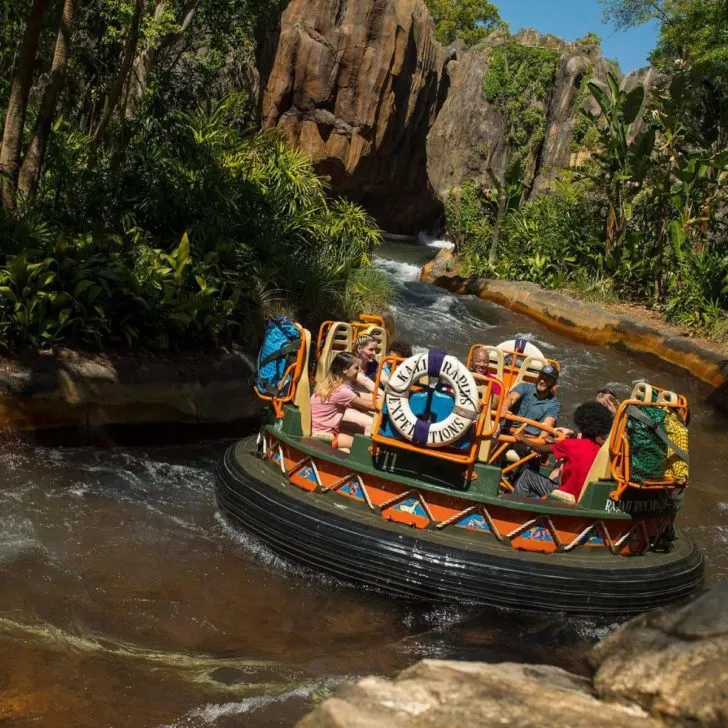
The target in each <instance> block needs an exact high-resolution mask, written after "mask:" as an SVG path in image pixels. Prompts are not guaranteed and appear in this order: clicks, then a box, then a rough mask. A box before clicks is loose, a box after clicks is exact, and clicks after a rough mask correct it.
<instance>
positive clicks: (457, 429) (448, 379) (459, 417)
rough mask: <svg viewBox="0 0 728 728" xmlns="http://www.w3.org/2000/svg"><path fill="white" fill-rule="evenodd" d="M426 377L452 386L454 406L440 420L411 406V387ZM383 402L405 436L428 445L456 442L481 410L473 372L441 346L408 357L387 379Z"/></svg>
mask: <svg viewBox="0 0 728 728" xmlns="http://www.w3.org/2000/svg"><path fill="white" fill-rule="evenodd" d="M424 377H429V378H430V379H439V380H441V381H444V382H445V383H446V384H447V385H448V386H450V387H451V388H452V391H453V396H454V399H455V406H454V407H453V410H452V412H451V413H450V414H449V415H448V416H447V417H445V419H443V420H441V421H440V422H426V421H425V420H422V419H420V418H419V417H417V415H415V413H414V412H413V411H412V408H411V407H410V403H409V395H410V390H411V388H412V387H413V386H414V385H416V384H417V383H418V382H419V381H420V380H421V379H423V378H424ZM384 402H385V404H386V405H387V410H388V412H389V419H390V420H391V422H392V425H393V426H394V428H395V429H396V430H397V432H399V434H400V435H402V437H404V438H405V440H409V441H410V442H413V443H415V444H416V445H425V446H427V447H438V446H440V445H449V444H450V443H452V442H455V441H456V440H458V439H459V438H460V437H462V436H463V435H464V434H465V433H466V432H467V431H468V429H469V428H470V426H471V425H472V424H473V422H474V421H475V420H476V418H477V417H478V414H479V412H480V398H479V397H478V387H477V385H476V383H475V379H473V375H472V374H471V373H470V372H469V371H468V369H467V367H466V366H465V365H464V364H463V363H462V362H460V361H458V360H457V359H456V358H455V357H454V356H450V355H449V354H447V352H444V351H441V350H438V349H433V350H432V351H429V352H426V353H424V354H415V355H414V356H411V357H410V358H409V359H405V360H404V361H403V362H402V363H401V364H400V365H399V366H398V367H397V368H396V369H395V370H394V372H393V374H392V376H391V377H390V378H389V381H388V382H387V387H386V390H385V394H384Z"/></svg>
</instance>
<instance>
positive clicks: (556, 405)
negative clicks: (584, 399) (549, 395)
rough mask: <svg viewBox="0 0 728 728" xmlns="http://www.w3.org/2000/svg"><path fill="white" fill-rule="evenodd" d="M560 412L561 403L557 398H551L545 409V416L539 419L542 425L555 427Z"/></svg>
mask: <svg viewBox="0 0 728 728" xmlns="http://www.w3.org/2000/svg"><path fill="white" fill-rule="evenodd" d="M560 412H561V403H560V402H559V400H558V399H553V400H551V406H550V407H549V408H548V410H547V414H546V417H544V418H543V419H542V420H541V424H542V425H546V426H547V427H556V423H557V422H558V420H559V413H560Z"/></svg>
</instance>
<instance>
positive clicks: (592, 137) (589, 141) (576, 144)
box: [571, 63, 599, 152]
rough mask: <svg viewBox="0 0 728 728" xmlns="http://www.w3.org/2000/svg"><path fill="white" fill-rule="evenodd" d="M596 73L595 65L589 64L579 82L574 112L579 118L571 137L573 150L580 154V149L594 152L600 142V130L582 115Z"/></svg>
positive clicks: (576, 120)
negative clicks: (590, 83)
mask: <svg viewBox="0 0 728 728" xmlns="http://www.w3.org/2000/svg"><path fill="white" fill-rule="evenodd" d="M593 71H594V65H593V64H592V63H590V64H589V68H588V69H587V71H586V73H584V75H583V76H582V77H581V80H580V81H579V87H578V90H577V94H576V98H575V99H574V110H575V111H576V114H577V117H576V119H575V121H574V130H573V132H572V136H571V150H572V151H574V152H578V151H579V150H580V149H586V150H589V151H591V150H594V149H595V148H596V145H597V143H598V140H599V130H598V129H597V128H596V127H595V126H594V124H592V123H591V121H590V120H589V118H588V117H587V116H586V115H585V114H583V113H582V109H583V108H584V102H585V101H586V100H587V98H588V97H589V95H590V94H591V91H590V89H589V81H590V79H591V76H592V73H593Z"/></svg>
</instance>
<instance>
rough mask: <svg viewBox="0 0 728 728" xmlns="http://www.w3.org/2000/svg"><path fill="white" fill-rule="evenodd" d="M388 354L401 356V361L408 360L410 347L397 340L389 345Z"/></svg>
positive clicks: (410, 353) (410, 351)
mask: <svg viewBox="0 0 728 728" xmlns="http://www.w3.org/2000/svg"><path fill="white" fill-rule="evenodd" d="M388 353H390V354H395V355H396V356H401V357H402V358H403V359H409V358H410V357H411V356H412V347H411V346H410V345H409V344H408V343H407V342H406V341H400V340H399V339H397V340H395V341H393V342H392V343H391V344H390V345H389V352H388Z"/></svg>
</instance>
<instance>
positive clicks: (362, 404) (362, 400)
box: [349, 394, 374, 412]
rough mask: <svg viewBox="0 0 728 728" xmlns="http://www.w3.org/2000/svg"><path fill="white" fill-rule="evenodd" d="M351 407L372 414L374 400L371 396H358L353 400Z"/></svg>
mask: <svg viewBox="0 0 728 728" xmlns="http://www.w3.org/2000/svg"><path fill="white" fill-rule="evenodd" d="M349 406H350V407H354V408H355V409H358V410H362V411H364V412H372V411H373V410H374V400H373V399H372V395H371V394H357V396H356V397H354V399H352V400H351V403H350V404H349Z"/></svg>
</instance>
